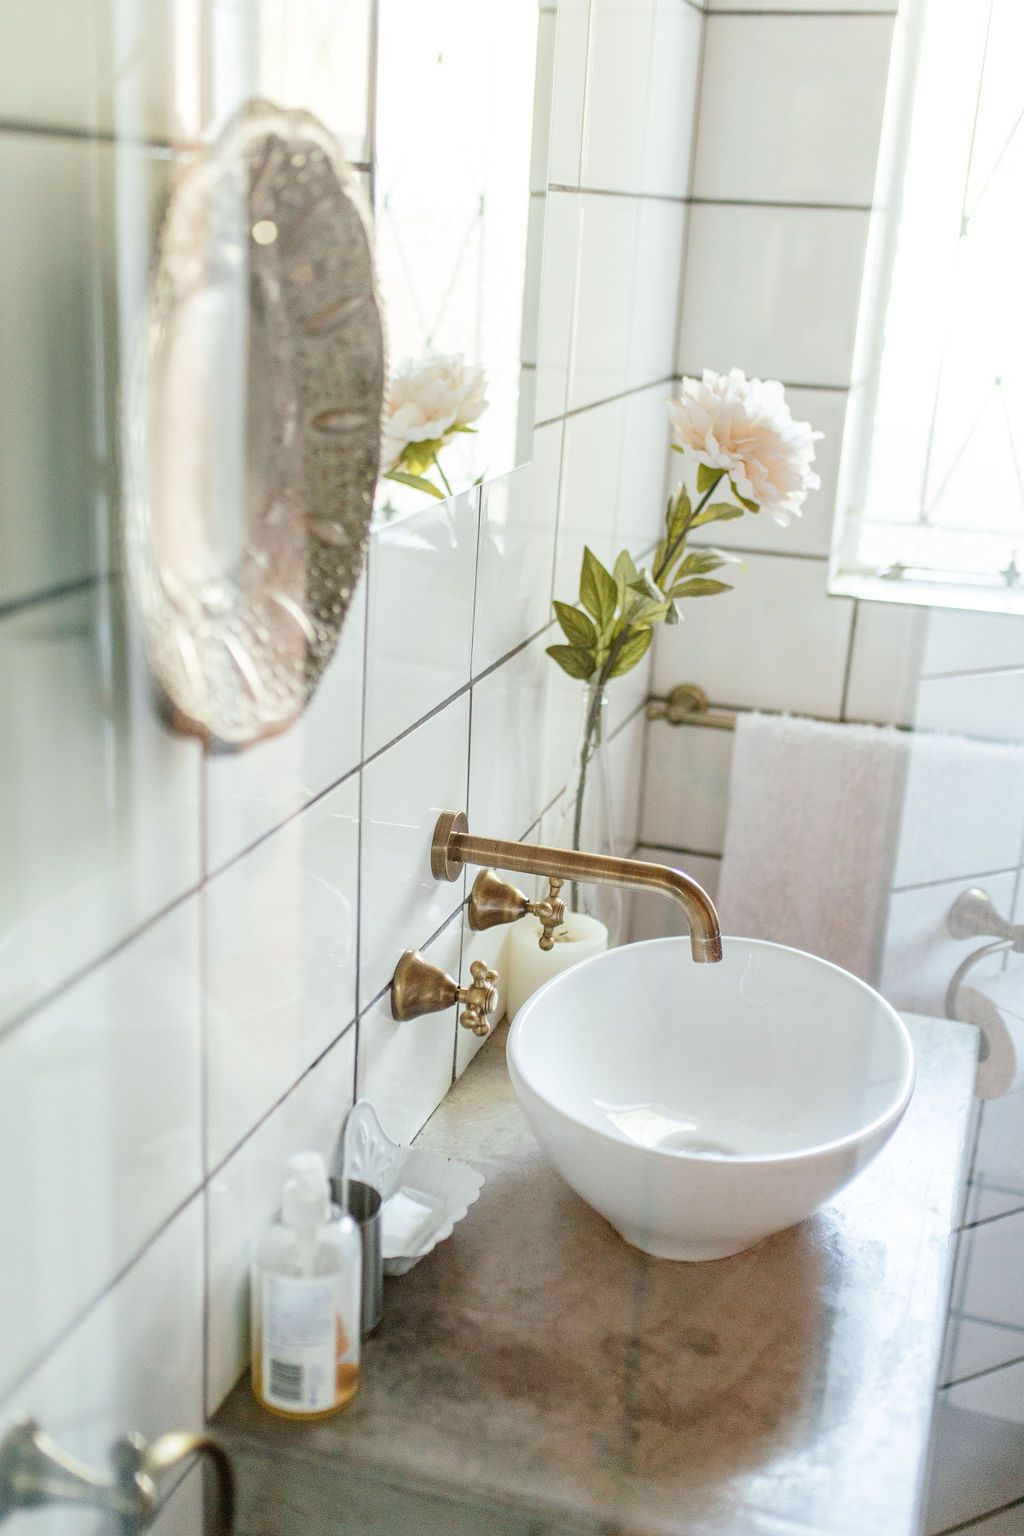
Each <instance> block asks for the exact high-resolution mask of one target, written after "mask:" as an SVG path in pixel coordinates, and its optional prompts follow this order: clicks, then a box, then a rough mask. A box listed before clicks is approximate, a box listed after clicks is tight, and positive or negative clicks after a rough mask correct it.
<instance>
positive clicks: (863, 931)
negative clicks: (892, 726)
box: [718, 714, 912, 984]
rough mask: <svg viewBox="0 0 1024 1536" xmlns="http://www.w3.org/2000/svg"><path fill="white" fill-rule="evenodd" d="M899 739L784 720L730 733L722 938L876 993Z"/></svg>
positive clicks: (747, 719) (740, 721)
mask: <svg viewBox="0 0 1024 1536" xmlns="http://www.w3.org/2000/svg"><path fill="white" fill-rule="evenodd" d="M911 739H912V738H911V737H910V735H909V734H908V733H906V732H903V731H894V730H883V729H880V728H878V727H876V726H869V725H827V724H823V723H821V722H820V721H817V720H800V719H797V718H794V717H792V716H787V715H758V714H746V715H740V716H739V717H738V718H737V721H736V743H735V747H734V750H733V760H732V779H731V785H730V792H729V817H728V823H727V826H726V835H725V853H724V857H723V860H722V878H721V884H720V886H719V894H718V907H719V912H720V914H721V919H722V930H723V932H725V933H735V934H737V935H742V936H744V937H746V938H754V939H772V940H774V941H775V942H776V943H778V944H790V945H792V946H793V947H794V948H796V949H805V950H808V951H809V952H810V953H811V954H815V955H820V956H821V957H822V959H825V960H831V961H833V962H834V963H835V964H836V965H841V966H843V967H844V968H845V969H846V970H848V971H852V972H853V973H854V975H855V976H860V977H862V978H863V979H864V980H865V981H869V982H872V983H873V984H877V981H878V976H879V972H880V969H881V960H882V948H883V942H884V938H885V924H886V914H887V911H888V904H889V892H890V889H891V886H892V870H893V862H894V858H895V853H896V847H897V842H898V837H897V833H898V828H899V819H900V809H901V804H902V799H903V786H904V780H905V776H906V769H907V763H908V759H909V753H910V742H911Z"/></svg>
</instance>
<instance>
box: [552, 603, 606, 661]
mask: <svg viewBox="0 0 1024 1536" xmlns="http://www.w3.org/2000/svg"><path fill="white" fill-rule="evenodd" d="M555 617H556V619H557V620H558V622H559V624H560V625H561V626H562V633H563V634H564V635H565V638H566V639H567V640H568V641H569V642H570V644H572V645H583V646H590V648H591V649H593V647H594V646H596V645H597V630H596V629H595V628H594V624H593V621H592V620H591V619H589V618H588V617H587V615H586V614H585V613H583V612H582V611H581V610H580V609H579V608H573V607H572V606H571V605H570V604H569V603H560V602H558V601H557V599H556V601H555Z"/></svg>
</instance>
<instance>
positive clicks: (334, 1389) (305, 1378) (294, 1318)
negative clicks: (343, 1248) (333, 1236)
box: [262, 1271, 351, 1413]
mask: <svg viewBox="0 0 1024 1536" xmlns="http://www.w3.org/2000/svg"><path fill="white" fill-rule="evenodd" d="M338 1301H339V1297H338V1287H337V1281H336V1277H334V1276H332V1277H331V1278H329V1279H318V1280H294V1279H291V1278H288V1277H286V1276H284V1275H274V1274H268V1273H266V1271H264V1274H263V1296H262V1303H263V1306H262V1312H263V1360H262V1384H263V1396H264V1398H265V1399H266V1401H267V1403H268V1404H269V1405H270V1406H271V1407H272V1408H281V1409H283V1410H284V1411H285V1412H287V1413H321V1412H323V1411H325V1410H327V1409H330V1408H333V1407H334V1405H335V1403H336V1402H337V1400H338V1381H339V1375H340V1373H339V1366H341V1365H342V1364H343V1363H344V1362H345V1361H346V1360H347V1359H348V1355H349V1352H350V1348H351V1346H350V1343H349V1340H348V1338H347V1337H346V1334H345V1330H344V1327H343V1326H342V1322H341V1317H340V1315H339V1310H338Z"/></svg>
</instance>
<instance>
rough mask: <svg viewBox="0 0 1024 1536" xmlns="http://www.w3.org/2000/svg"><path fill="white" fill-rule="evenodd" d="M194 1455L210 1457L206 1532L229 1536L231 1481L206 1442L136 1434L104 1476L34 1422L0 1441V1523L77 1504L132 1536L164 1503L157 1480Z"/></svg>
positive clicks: (116, 1449)
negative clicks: (210, 1511)
mask: <svg viewBox="0 0 1024 1536" xmlns="http://www.w3.org/2000/svg"><path fill="white" fill-rule="evenodd" d="M196 1456H206V1457H208V1458H209V1461H210V1464H211V1466H212V1467H213V1469H214V1472H215V1473H216V1509H215V1515H214V1523H213V1525H212V1527H211V1530H212V1531H213V1532H215V1533H216V1536H230V1532H231V1530H232V1529H233V1526H234V1520H235V1480H234V1475H233V1473H232V1470H231V1463H230V1461H229V1460H228V1456H227V1452H226V1451H225V1450H224V1448H223V1446H221V1445H220V1444H218V1442H217V1441H216V1440H214V1439H213V1438H212V1437H211V1436H210V1435H204V1434H194V1433H188V1432H185V1431H178V1430H173V1431H171V1432H170V1433H168V1434H165V1435H160V1436H158V1437H157V1439H156V1440H153V1441H151V1442H150V1443H148V1444H147V1442H146V1441H145V1440H144V1439H143V1438H142V1436H141V1435H126V1436H125V1438H124V1439H123V1440H118V1441H117V1442H116V1444H115V1445H114V1446H113V1447H112V1449H111V1455H110V1463H111V1472H110V1474H109V1475H107V1476H104V1474H103V1473H100V1472H96V1471H94V1470H93V1468H92V1467H88V1466H86V1465H85V1463H84V1462H81V1461H79V1460H78V1459H77V1458H76V1457H74V1456H70V1455H69V1454H68V1452H67V1451H64V1450H62V1449H61V1447H60V1446H59V1445H58V1444H57V1443H56V1441H55V1440H53V1439H51V1437H50V1436H49V1435H48V1434H47V1433H46V1431H45V1430H44V1429H41V1428H40V1426H39V1425H38V1424H37V1423H36V1421H35V1420H34V1419H22V1420H20V1421H19V1422H18V1423H17V1424H15V1425H14V1426H13V1427H12V1428H11V1429H9V1430H8V1432H7V1434H6V1435H5V1436H4V1438H3V1440H2V1441H0V1521H3V1520H4V1519H6V1517H7V1516H8V1515H11V1514H13V1513H14V1512H15V1510H19V1509H38V1508H39V1507H40V1506H42V1505H44V1504H67V1505H77V1506H79V1507H88V1508H92V1509H100V1510H103V1511H105V1512H106V1513H107V1514H110V1515H113V1516H114V1518H115V1521H116V1522H117V1524H116V1527H115V1528H116V1529H117V1530H119V1531H121V1532H123V1536H138V1533H140V1532H142V1531H145V1530H146V1529H148V1527H149V1526H150V1525H151V1524H152V1523H153V1521H154V1520H155V1518H156V1516H157V1515H158V1514H159V1512H160V1509H161V1506H162V1504H163V1502H164V1500H163V1499H162V1498H161V1496H160V1492H159V1486H158V1485H159V1483H160V1480H161V1479H162V1478H163V1477H164V1476H166V1474H167V1473H168V1472H170V1471H172V1470H173V1469H174V1468H175V1467H178V1466H181V1465H182V1463H184V1462H186V1461H189V1460H191V1459H192V1458H193V1457H196Z"/></svg>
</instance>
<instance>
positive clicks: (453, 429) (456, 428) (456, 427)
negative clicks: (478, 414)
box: [448, 421, 480, 437]
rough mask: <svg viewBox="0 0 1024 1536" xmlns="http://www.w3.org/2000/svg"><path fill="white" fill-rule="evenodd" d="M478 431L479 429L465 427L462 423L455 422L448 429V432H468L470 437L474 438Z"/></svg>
mask: <svg viewBox="0 0 1024 1536" xmlns="http://www.w3.org/2000/svg"><path fill="white" fill-rule="evenodd" d="M479 430H480V428H479V427H467V426H466V424H465V422H462V421H457V422H456V423H455V425H454V426H453V427H449V428H448V431H449V432H468V433H469V435H470V436H471V437H475V436H476V434H477V433H478V432H479Z"/></svg>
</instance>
